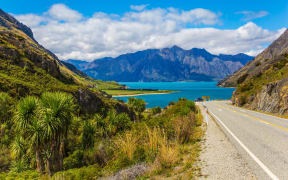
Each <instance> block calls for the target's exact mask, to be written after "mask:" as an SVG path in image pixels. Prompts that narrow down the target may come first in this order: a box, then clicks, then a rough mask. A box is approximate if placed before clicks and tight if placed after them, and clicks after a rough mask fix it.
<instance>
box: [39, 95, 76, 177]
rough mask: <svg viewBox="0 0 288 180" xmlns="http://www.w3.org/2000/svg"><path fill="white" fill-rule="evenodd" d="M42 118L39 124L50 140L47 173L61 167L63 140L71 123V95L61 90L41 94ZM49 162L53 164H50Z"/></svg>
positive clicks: (72, 111) (46, 138)
mask: <svg viewBox="0 0 288 180" xmlns="http://www.w3.org/2000/svg"><path fill="white" fill-rule="evenodd" d="M41 106H42V108H41V109H42V110H43V120H42V121H41V126H42V127H43V133H44V137H45V140H46V141H47V142H50V143H51V144H50V154H49V156H48V157H47V163H48V164H47V166H48V167H50V168H48V171H49V172H48V173H49V174H50V175H52V174H53V172H54V171H59V170H61V169H62V168H63V157H64V147H65V145H64V142H65V139H66V137H67V133H68V128H69V126H70V125H71V121H72V114H73V113H74V111H75V103H74V98H73V96H72V95H70V94H67V93H62V92H54V93H51V92H47V93H43V94H42V96H41ZM51 163H53V164H54V166H53V165H51Z"/></svg>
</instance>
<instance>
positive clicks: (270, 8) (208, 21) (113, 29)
mask: <svg viewBox="0 0 288 180" xmlns="http://www.w3.org/2000/svg"><path fill="white" fill-rule="evenodd" d="M0 8H1V9H2V10H4V11H6V12H8V13H10V14H12V15H13V16H14V17H16V19H18V20H19V21H20V22H22V23H24V24H26V25H27V26H29V27H30V28H31V29H32V31H33V33H34V36H35V39H36V40H37V41H38V42H39V43H40V44H42V45H43V46H44V47H46V48H47V49H49V50H51V51H52V52H53V53H55V54H56V55H57V56H58V57H59V58H60V59H62V60H67V59H79V60H87V61H92V60H94V59H98V58H102V57H107V56H109V57H116V56H119V55H121V54H124V53H131V52H136V51H139V50H145V49H151V48H166V47H171V46H173V45H177V46H180V47H182V48H183V49H191V48H205V49H206V50H208V51H209V52H211V53H214V54H237V53H246V54H249V55H253V56H255V55H257V54H258V53H260V52H261V51H263V49H264V48H266V47H267V46H268V45H269V44H270V43H271V42H272V41H274V40H275V39H277V38H278V37H279V36H280V35H281V34H282V33H283V32H284V31H285V29H286V27H287V25H288V1H287V0H277V1H271V0H269V1H268V0H262V1H259V0H241V1H236V0H234V1H232V0H217V1H216V0H201V1H200V0H150V1H148V0H133V1H132V0H105V1H104V0H101V1H100V0H81V1H79V0H61V1H60V0H42V1H39V0H9V1H3V2H1V6H0Z"/></svg>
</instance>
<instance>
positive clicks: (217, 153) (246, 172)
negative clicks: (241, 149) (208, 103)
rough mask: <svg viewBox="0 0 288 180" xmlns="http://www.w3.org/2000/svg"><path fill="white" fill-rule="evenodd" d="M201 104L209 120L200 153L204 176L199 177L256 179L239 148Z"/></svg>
mask: <svg viewBox="0 0 288 180" xmlns="http://www.w3.org/2000/svg"><path fill="white" fill-rule="evenodd" d="M199 106H200V108H201V111H202V115H203V118H204V121H206V122H207V121H208V125H207V126H206V129H207V130H206V134H205V136H204V139H203V145H202V153H201V154H200V166H201V174H202V177H200V178H199V179H213V180H214V179H221V180H222V179H237V180H241V179H243V180H244V179H245V180H250V179H256V178H255V175H254V174H253V172H252V171H251V169H250V168H249V167H248V166H247V164H246V162H245V160H244V159H243V158H242V157H241V155H240V154H239V153H238V151H237V149H236V148H235V147H234V146H233V145H232V143H231V142H230V141H229V139H228V138H227V137H226V136H225V134H224V133H223V132H222V131H221V129H220V128H219V127H218V126H217V124H216V123H215V121H214V120H212V119H211V118H210V117H209V116H208V115H207V113H206V110H205V109H204V107H203V106H202V105H199Z"/></svg>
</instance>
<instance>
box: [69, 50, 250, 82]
mask: <svg viewBox="0 0 288 180" xmlns="http://www.w3.org/2000/svg"><path fill="white" fill-rule="evenodd" d="M253 58H254V57H252V56H248V55H246V54H243V53H240V54H237V55H224V54H220V55H214V54H211V53H209V52H208V51H206V50H205V49H198V48H193V49H190V50H184V49H182V48H180V47H178V46H173V47H171V48H163V49H148V50H143V51H138V52H135V53H129V54H124V55H120V56H118V57H116V58H110V57H106V58H102V59H96V60H94V61H93V62H86V61H80V60H67V62H69V63H71V64H73V65H74V66H75V67H77V68H78V69H79V70H81V71H83V72H85V73H86V74H87V75H89V76H91V77H93V78H95V79H101V80H105V81H119V82H121V81H122V82H125V81H126V82H138V81H143V82H152V81H156V82H159V81H212V80H220V79H223V78H225V77H226V76H229V75H231V74H232V73H234V72H235V71H237V70H239V69H240V68H242V67H243V66H244V65H245V64H246V63H247V62H249V61H251V60H252V59H253Z"/></svg>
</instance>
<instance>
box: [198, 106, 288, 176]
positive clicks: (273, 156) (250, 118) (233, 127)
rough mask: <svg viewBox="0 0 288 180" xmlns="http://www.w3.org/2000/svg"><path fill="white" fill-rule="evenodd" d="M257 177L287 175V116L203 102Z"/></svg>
mask: <svg viewBox="0 0 288 180" xmlns="http://www.w3.org/2000/svg"><path fill="white" fill-rule="evenodd" d="M203 105H204V107H206V108H207V109H208V112H209V113H210V115H211V116H212V117H213V118H214V120H215V121H216V122H217V124H218V125H219V126H220V127H221V129H222V130H223V131H224V132H225V134H226V135H227V136H228V138H229V139H230V140H231V142H232V143H233V144H234V145H235V146H236V148H237V149H238V151H239V152H240V154H241V155H242V157H243V158H244V159H245V160H246V162H247V163H248V166H249V167H250V168H251V169H252V170H253V172H254V173H255V175H256V177H257V178H258V179H287V178H288V173H287V167H288V151H287V150H288V143H287V137H288V120H287V119H282V118H278V117H274V116H270V115H266V114H263V113H259V112H255V111H250V110H246V109H242V108H238V107H234V106H231V105H230V104H229V101H211V102H205V103H203Z"/></svg>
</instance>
